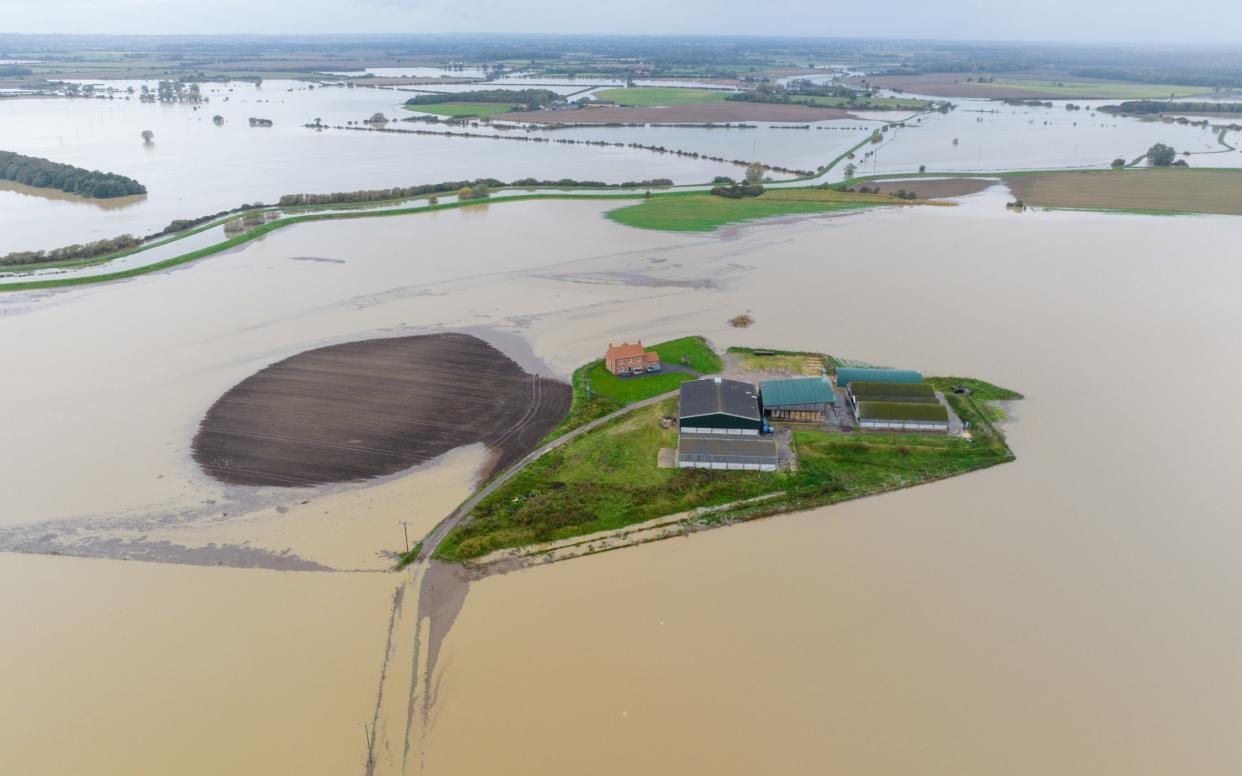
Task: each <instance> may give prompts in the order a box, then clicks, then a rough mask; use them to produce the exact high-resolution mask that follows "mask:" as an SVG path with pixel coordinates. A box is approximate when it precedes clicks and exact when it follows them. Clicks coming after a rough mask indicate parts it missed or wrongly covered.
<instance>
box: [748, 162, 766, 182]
mask: <svg viewBox="0 0 1242 776" xmlns="http://www.w3.org/2000/svg"><path fill="white" fill-rule="evenodd" d="M763 173H764V169H763V164H762V163H761V162H751V163H750V164H748V165H746V180H747V182H749V183H758V182H759V181H761V180H763Z"/></svg>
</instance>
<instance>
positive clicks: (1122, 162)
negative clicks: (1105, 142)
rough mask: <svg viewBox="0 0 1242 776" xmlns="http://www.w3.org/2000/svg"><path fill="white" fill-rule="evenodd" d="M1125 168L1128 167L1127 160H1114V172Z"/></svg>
mask: <svg viewBox="0 0 1242 776" xmlns="http://www.w3.org/2000/svg"><path fill="white" fill-rule="evenodd" d="M1125 166H1126V160H1125V159H1120V158H1119V159H1114V160H1113V169H1114V170H1120V169H1121V168H1122V167H1125Z"/></svg>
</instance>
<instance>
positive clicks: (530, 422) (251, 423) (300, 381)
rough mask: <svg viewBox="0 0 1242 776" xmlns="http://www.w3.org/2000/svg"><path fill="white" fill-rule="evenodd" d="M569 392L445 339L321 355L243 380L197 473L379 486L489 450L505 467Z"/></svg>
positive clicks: (216, 418)
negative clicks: (453, 453) (460, 454)
mask: <svg viewBox="0 0 1242 776" xmlns="http://www.w3.org/2000/svg"><path fill="white" fill-rule="evenodd" d="M571 393H572V392H571V390H570V387H569V385H568V384H567V383H562V382H557V381H555V380H550V379H548V378H545V377H539V376H537V375H531V374H527V373H526V372H525V371H523V370H522V368H521V367H520V366H518V365H517V363H515V362H514V361H513V360H512V359H510V358H508V357H507V356H505V355H504V354H503V353H501V352H500V351H499V350H497V349H496V348H494V347H492V346H491V345H489V344H488V343H486V342H484V341H483V340H481V339H479V338H478V337H472V336H470V335H466V334H458V333H453V332H445V333H441V334H425V335H419V336H413V337H393V338H389V339H373V340H365V341H362V342H349V343H345V344H341V345H330V346H328V347H326V348H316V349H314V350H310V351H307V352H305V353H299V354H298V355H296V356H292V357H290V358H287V359H284V360H283V361H280V362H278V363H276V364H273V365H271V366H269V367H267V368H266V369H263V370H262V371H260V372H258V373H257V374H255V375H253V376H251V377H248V378H246V379H245V380H243V381H242V382H240V383H238V384H237V385H236V386H234V387H233V388H231V389H229V391H228V392H227V393H225V394H224V395H223V396H221V397H220V399H219V400H218V401H217V402H216V403H215V404H213V405H212V406H211V409H209V410H208V411H207V415H206V416H205V417H204V418H203V422H202V424H201V425H200V426H199V430H198V433H197V434H196V435H195V436H194V442H193V455H194V460H196V461H197V462H198V463H199V465H200V466H201V467H203V470H204V471H206V472H207V473H208V474H210V475H211V476H213V477H215V478H216V479H218V480H221V481H223V482H230V483H235V484H241V485H313V484H318V483H325V482H348V481H352V480H362V479H368V478H371V477H378V476H382V475H386V474H392V473H394V472H398V471H401V470H402V469H408V468H410V467H411V466H414V465H417V464H421V463H426V462H427V461H430V460H431V459H433V458H436V457H438V456H440V455H443V454H444V453H447V452H449V451H450V450H453V449H455V448H458V447H461V446H463V445H469V444H474V443H476V442H484V443H486V444H487V445H488V447H489V448H490V449H492V450H493V451H494V456H493V462H494V463H493V465H492V466H489V467H488V468H487V469H486V470H485V471H484V472H482V476H483V477H486V475H487V474H489V473H490V472H491V471H492V470H494V469H495V468H497V467H499V468H503V467H505V466H507V465H508V464H510V463H512V462H513V461H514V460H516V459H517V458H520V457H521V456H522V455H525V454H526V453H527V452H528V451H529V450H530V449H531V448H532V447H534V445H535V443H536V442H538V441H539V440H540V439H542V438H543V437H544V436H545V435H546V434H547V433H548V432H549V431H551V430H552V427H553V426H555V425H556V424H557V423H559V422H560V421H561V419H562V418H564V417H565V413H566V412H568V410H569V403H570V399H571Z"/></svg>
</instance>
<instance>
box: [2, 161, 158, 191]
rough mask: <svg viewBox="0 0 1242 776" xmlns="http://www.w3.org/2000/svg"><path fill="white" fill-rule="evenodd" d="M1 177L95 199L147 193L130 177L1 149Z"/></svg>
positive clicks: (144, 187)
mask: <svg viewBox="0 0 1242 776" xmlns="http://www.w3.org/2000/svg"><path fill="white" fill-rule="evenodd" d="M0 180H6V181H14V182H15V183H24V184H25V185H27V186H34V187H36V188H40V189H56V190H58V191H66V192H68V193H70V194H78V195H81V196H83V197H91V198H94V199H108V198H110V197H127V196H130V195H132V194H146V193H147V187H146V186H143V185H142V184H141V183H139V182H138V181H136V180H134V179H133V178H128V177H126V176H124V175H118V174H116V173H113V172H99V171H98V170H86V169H83V168H81V167H74V166H73V165H70V164H61V163H60V162H53V161H49V160H47V159H42V158H40V157H37V156H24V155H22V154H17V153H13V152H12V151H0Z"/></svg>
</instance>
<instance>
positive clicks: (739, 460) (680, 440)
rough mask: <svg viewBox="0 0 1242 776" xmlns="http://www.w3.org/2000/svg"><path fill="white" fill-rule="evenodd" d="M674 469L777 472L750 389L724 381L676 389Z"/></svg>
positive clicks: (715, 379) (771, 445) (717, 379)
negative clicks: (676, 414) (678, 404)
mask: <svg viewBox="0 0 1242 776" xmlns="http://www.w3.org/2000/svg"><path fill="white" fill-rule="evenodd" d="M678 424H679V426H680V433H679V434H678V435H677V466H678V467H679V468H682V469H734V470H744V471H768V472H771V471H776V469H777V466H778V464H779V457H778V452H777V449H776V440H775V439H772V438H771V437H763V436H760V433H761V432H762V431H763V428H764V421H763V414H762V412H760V409H759V393H758V391H756V390H755V386H753V385H751V384H750V383H744V382H741V381H738V380H726V379H725V378H723V377H709V378H705V379H703V380H690V381H688V382H684V383H682V384H681V403H680V408H679V410H678Z"/></svg>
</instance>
